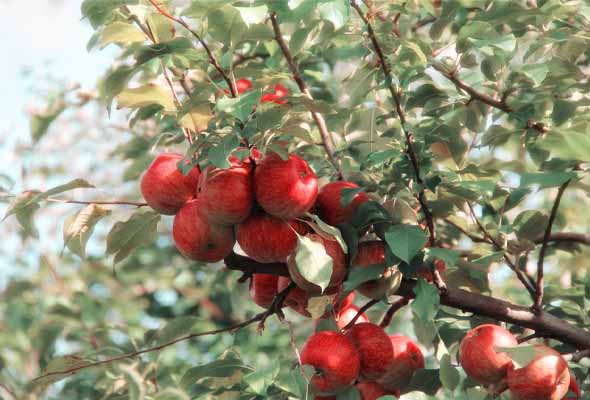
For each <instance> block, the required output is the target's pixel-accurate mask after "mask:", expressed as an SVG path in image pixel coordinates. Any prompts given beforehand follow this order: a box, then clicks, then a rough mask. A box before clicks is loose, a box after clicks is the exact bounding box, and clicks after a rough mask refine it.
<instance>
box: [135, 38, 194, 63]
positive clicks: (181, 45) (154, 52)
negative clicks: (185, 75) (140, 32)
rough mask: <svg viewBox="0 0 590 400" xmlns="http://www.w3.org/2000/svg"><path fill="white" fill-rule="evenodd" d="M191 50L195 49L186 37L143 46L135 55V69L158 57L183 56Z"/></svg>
mask: <svg viewBox="0 0 590 400" xmlns="http://www.w3.org/2000/svg"><path fill="white" fill-rule="evenodd" d="M191 49H194V46H193V44H192V42H191V41H190V40H188V39H187V38H184V37H180V38H176V39H172V40H170V41H167V42H162V43H156V44H152V45H149V46H143V47H141V48H140V49H139V50H138V51H137V53H136V54H135V61H136V65H135V67H138V66H140V65H142V64H145V63H147V62H148V61H150V60H152V59H154V58H156V57H163V56H165V55H169V54H182V53H186V52H187V51H189V50H191Z"/></svg>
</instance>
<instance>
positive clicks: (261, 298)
mask: <svg viewBox="0 0 590 400" xmlns="http://www.w3.org/2000/svg"><path fill="white" fill-rule="evenodd" d="M278 283H279V277H278V275H271V274H254V275H252V282H251V283H250V296H251V297H252V300H253V301H254V303H256V304H258V305H259V306H260V307H262V308H268V307H270V305H271V304H272V302H273V300H274V298H275V296H276V295H277V293H278Z"/></svg>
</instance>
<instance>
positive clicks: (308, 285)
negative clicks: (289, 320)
mask: <svg viewBox="0 0 590 400" xmlns="http://www.w3.org/2000/svg"><path fill="white" fill-rule="evenodd" d="M307 237H308V238H309V239H311V240H312V241H314V242H318V243H321V244H323V246H324V249H325V251H326V254H328V255H329V256H330V257H331V258H332V276H331V277H330V283H329V284H328V287H334V286H336V285H339V284H340V283H342V281H343V280H344V278H345V277H346V272H347V271H346V256H345V255H344V252H343V251H342V247H340V244H338V242H337V241H335V240H328V239H325V238H323V237H321V236H320V235H316V234H313V233H312V234H310V235H307ZM287 266H288V267H289V275H291V279H292V280H293V282H295V283H296V284H297V286H299V287H300V288H301V289H303V290H305V291H308V292H310V293H321V292H322V290H321V288H320V287H319V286H317V285H316V284H314V283H312V282H309V281H308V280H306V279H305V278H304V277H303V276H302V275H301V273H300V272H299V269H298V266H297V263H296V262H295V252H293V253H292V254H291V255H290V256H289V258H288V260H287Z"/></svg>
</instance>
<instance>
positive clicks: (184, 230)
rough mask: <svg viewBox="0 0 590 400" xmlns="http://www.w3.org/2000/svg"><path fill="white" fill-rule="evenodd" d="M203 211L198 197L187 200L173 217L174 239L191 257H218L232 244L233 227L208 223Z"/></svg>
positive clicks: (206, 258) (229, 249)
mask: <svg viewBox="0 0 590 400" xmlns="http://www.w3.org/2000/svg"><path fill="white" fill-rule="evenodd" d="M206 214H207V209H206V208H205V207H202V205H201V202H200V201H199V199H194V200H190V201H188V202H187V203H186V204H185V205H184V206H183V207H182V208H181V209H180V211H179V212H178V214H176V216H175V217H174V224H173V225H172V236H173V238H174V243H175V244H176V248H177V249H178V251H180V252H181V253H182V254H184V255H185V256H186V257H188V258H190V259H192V260H196V261H201V262H208V263H211V262H217V261H221V260H222V259H223V258H224V257H225V256H227V255H228V254H229V253H231V251H232V249H233V247H234V243H235V239H234V232H233V228H232V227H229V226H223V225H215V224H211V223H209V222H208V221H207V219H206V217H205V215H206Z"/></svg>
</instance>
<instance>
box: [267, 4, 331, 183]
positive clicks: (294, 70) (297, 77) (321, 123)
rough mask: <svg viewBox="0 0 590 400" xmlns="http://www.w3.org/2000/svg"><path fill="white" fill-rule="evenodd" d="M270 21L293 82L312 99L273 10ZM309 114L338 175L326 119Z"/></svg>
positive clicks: (318, 115) (312, 112)
mask: <svg viewBox="0 0 590 400" xmlns="http://www.w3.org/2000/svg"><path fill="white" fill-rule="evenodd" d="M270 21H271V23H272V28H273V31H274V34H275V40H276V41H277V43H278V45H279V47H280V48H281V51H282V52H283V56H284V57H285V59H286V60H287V64H288V65H289V70H290V71H291V75H293V80H294V81H295V83H296V84H297V86H298V87H299V90H300V91H301V93H303V94H304V95H305V97H307V98H308V99H310V100H312V101H313V96H312V95H311V92H310V91H309V89H308V87H307V85H306V84H305V82H304V81H303V79H302V78H301V74H300V73H299V67H298V66H297V64H296V63H295V60H294V59H293V56H292V55H291V51H290V50H289V47H288V46H287V44H286V43H285V39H284V38H283V34H282V32H281V27H280V26H279V22H278V21H277V14H276V13H275V12H272V13H271V14H270ZM311 116H312V118H313V120H314V121H315V123H316V125H317V127H318V130H319V131H320V136H321V138H322V145H323V146H324V149H325V150H326V154H327V155H328V159H329V160H330V162H331V163H332V165H333V166H334V168H335V169H336V171H337V172H338V173H339V174H340V175H342V171H341V170H340V163H339V162H338V159H337V158H336V153H335V150H334V144H333V143H332V137H331V136H330V132H329V131H328V126H327V125H326V121H325V120H324V117H323V116H322V115H321V114H320V113H318V112H316V111H311Z"/></svg>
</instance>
